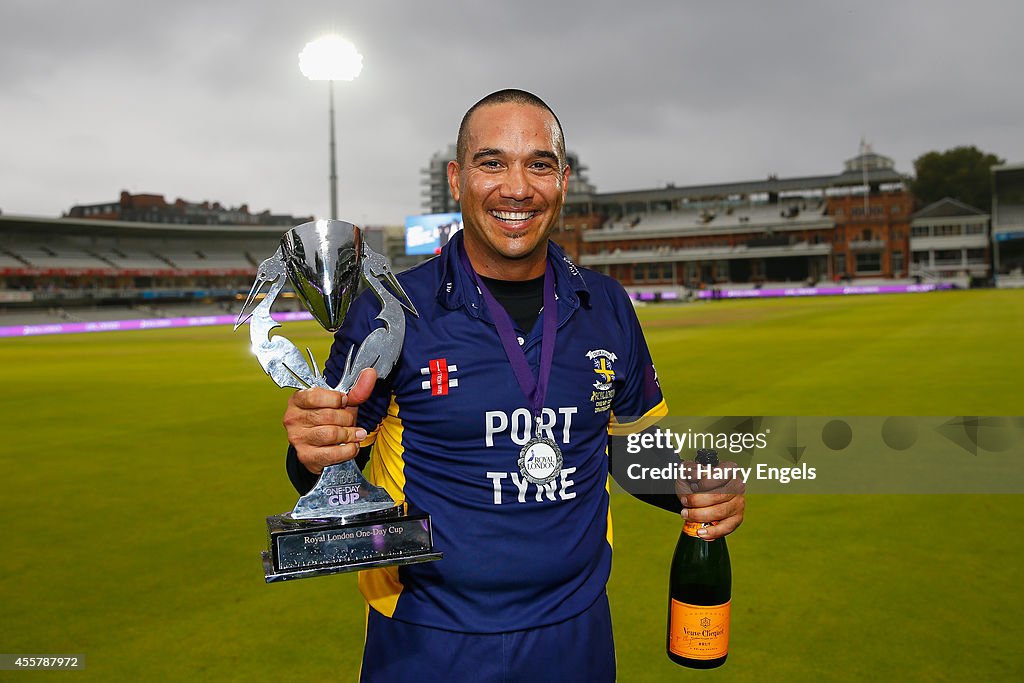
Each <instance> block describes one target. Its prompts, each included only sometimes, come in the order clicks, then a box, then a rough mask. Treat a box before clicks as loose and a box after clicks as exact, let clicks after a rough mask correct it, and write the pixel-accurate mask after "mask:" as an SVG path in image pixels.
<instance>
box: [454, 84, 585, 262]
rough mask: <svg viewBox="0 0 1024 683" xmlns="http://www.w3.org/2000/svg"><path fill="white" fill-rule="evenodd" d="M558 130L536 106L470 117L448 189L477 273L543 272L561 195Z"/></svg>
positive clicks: (509, 106) (564, 177) (488, 109)
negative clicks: (457, 207)
mask: <svg viewBox="0 0 1024 683" xmlns="http://www.w3.org/2000/svg"><path fill="white" fill-rule="evenodd" d="M557 135H558V128H557V125H556V124H555V120H554V117H552V116H551V114H549V113H548V112H547V111H545V110H544V109H541V108H540V107H535V106H532V105H523V104H514V103H505V104H492V105H486V106H483V107H481V108H480V109H477V110H476V111H475V112H473V115H472V116H471V117H470V120H469V127H468V145H467V147H466V154H465V157H464V158H463V159H459V160H458V161H452V162H449V164H448V186H449V187H450V189H451V192H452V197H454V198H455V200H456V201H458V202H459V203H460V204H461V206H462V218H463V221H464V228H465V231H464V235H465V243H466V251H467V253H468V254H469V257H470V259H471V260H472V262H473V266H474V267H475V268H476V270H477V271H478V272H480V273H481V274H482V275H486V276H488V277H494V278H498V279H509V280H513V279H514V280H518V279H528V278H532V277H540V276H541V275H543V274H544V264H545V261H546V258H547V237H548V235H549V234H550V233H551V229H552V228H553V227H554V225H555V221H557V220H558V214H559V212H560V211H561V209H562V202H563V201H564V200H565V191H566V183H567V181H568V177H569V168H568V166H566V167H564V168H560V164H559V159H558V154H557V152H556V149H557V147H556V144H555V143H556V140H557Z"/></svg>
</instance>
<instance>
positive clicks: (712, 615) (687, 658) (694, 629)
mask: <svg viewBox="0 0 1024 683" xmlns="http://www.w3.org/2000/svg"><path fill="white" fill-rule="evenodd" d="M696 462H697V464H698V465H701V466H703V467H702V468H701V470H702V471H703V472H705V473H706V472H707V471H708V470H707V469H706V468H707V467H717V466H718V453H716V452H715V451H711V450H705V449H701V450H699V451H697V457H696ZM698 472H699V473H700V470H699V471H698ZM705 478H706V477H705ZM705 526H710V524H708V523H707V522H704V523H701V522H691V521H687V522H686V523H685V524H684V525H683V531H682V533H680V534H679V542H678V543H677V544H676V551H675V554H674V555H673V556H672V569H671V573H670V574H669V607H668V638H667V642H666V648H667V652H668V658H669V659H671V660H672V661H673V662H675V663H676V664H681V665H683V666H688V667H691V668H694V669H713V668H715V667H717V666H721V665H722V664H724V663H725V658H726V657H727V656H728V652H729V605H730V601H731V599H732V569H731V567H730V565H729V549H728V548H727V547H726V544H725V537H722V538H716V539H714V540H711V541H705V540H703V539H702V538H701V537H699V536H698V535H697V532H698V531H699V530H700V529H701V528H702V527H705Z"/></svg>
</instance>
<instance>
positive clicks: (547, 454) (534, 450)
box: [519, 436, 562, 486]
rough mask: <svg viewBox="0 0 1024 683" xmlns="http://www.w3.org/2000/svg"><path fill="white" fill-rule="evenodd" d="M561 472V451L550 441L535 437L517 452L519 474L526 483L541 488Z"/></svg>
mask: <svg viewBox="0 0 1024 683" xmlns="http://www.w3.org/2000/svg"><path fill="white" fill-rule="evenodd" d="M561 471H562V450H561V449H560V448H559V447H558V444H556V443H555V442H554V440H552V439H545V438H544V437H540V436H535V437H534V438H532V439H530V440H529V441H527V442H526V445H525V446H523V450H521V451H519V473H520V474H522V475H523V478H524V479H526V480H527V481H529V482H531V483H533V484H536V485H537V486H543V485H544V484H547V483H549V482H550V481H552V480H553V479H554V478H555V477H557V476H558V473H559V472H561Z"/></svg>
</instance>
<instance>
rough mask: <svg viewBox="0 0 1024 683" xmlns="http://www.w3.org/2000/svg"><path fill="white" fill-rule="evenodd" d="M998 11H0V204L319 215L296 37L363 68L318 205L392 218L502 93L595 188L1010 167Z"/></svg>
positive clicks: (1010, 47)
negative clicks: (519, 104) (150, 196)
mask: <svg viewBox="0 0 1024 683" xmlns="http://www.w3.org/2000/svg"><path fill="white" fill-rule="evenodd" d="M1022 20H1024V10H1022V9H1021V7H1020V4H1019V3H1016V2H1009V1H1007V2H996V1H995V0H993V1H990V2H975V3H970V4H967V3H959V2H952V1H948V0H947V1H939V2H927V1H924V0H919V1H914V2H900V3H891V2H881V1H880V0H873V1H867V2H861V3H822V2H811V1H807V2H771V3H757V2H728V3H707V2H682V1H677V0H662V1H660V2H637V3H630V4H628V5H627V3H622V2H611V1H606V0H600V1H596V2H586V3H583V2H575V3H552V2H542V1H539V0H524V1H520V2H508V3H484V2H473V1H470V0H465V1H462V2H458V1H454V0H435V1H434V2H430V3H422V2H412V1H410V2H399V1H397V0H390V1H389V0H381V1H378V2H354V1H348V2H344V1H339V0H330V1H316V2H294V3H278V2H274V3H235V2H227V1H226V0H207V1H205V2H198V1H197V0H180V1H179V2H176V3H165V2H155V1H153V0H136V1H127V0H106V1H105V2H102V3H69V2H56V1H49V0H31V1H27V0H14V1H13V2H12V1H10V0H9V1H8V2H5V3H4V4H3V6H2V7H0V111H2V112H3V117H4V122H3V123H4V125H3V126H0V149H3V157H2V158H0V208H2V209H3V210H4V211H7V212H9V213H36V214H49V215H56V214H59V213H60V212H61V211H63V210H66V209H67V208H68V207H69V206H70V205H71V204H73V203H76V202H94V201H104V200H107V199H111V198H113V197H116V195H117V192H119V191H120V190H121V189H128V190H132V191H149V192H162V193H165V194H167V195H169V196H171V197H178V196H182V197H186V198H188V199H195V200H199V199H217V200H220V201H222V202H225V203H229V204H240V203H243V202H245V203H248V204H249V205H250V206H251V207H252V208H253V209H256V210H261V209H264V208H268V207H269V208H272V209H273V210H275V211H281V212H293V213H297V214H306V213H316V214H321V215H322V214H324V213H326V206H327V107H326V104H327V93H326V85H325V84H323V83H312V82H309V81H307V80H305V79H304V78H303V77H302V76H301V74H299V72H298V67H297V55H298V53H299V51H300V50H301V49H302V46H303V44H304V43H305V42H306V41H308V40H311V39H313V38H314V37H316V36H317V35H319V34H321V33H324V32H327V31H336V32H339V33H342V34H343V35H345V36H347V37H348V38H349V39H351V40H352V41H353V42H354V43H356V45H357V46H358V47H359V49H360V51H361V52H362V53H363V55H364V57H365V66H364V70H363V74H362V75H361V76H360V78H359V79H357V80H356V81H354V82H352V83H339V84H337V86H336V95H337V100H336V101H337V110H338V111H337V121H338V131H339V136H338V143H339V159H340V161H339V184H340V198H341V205H342V213H343V215H344V216H345V217H350V218H352V219H354V220H357V221H361V222H375V223H379V222H399V221H400V220H401V218H402V217H403V216H404V215H405V214H406V213H410V212H415V211H417V210H418V209H419V205H420V187H419V179H420V173H419V169H420V168H421V167H422V166H424V165H425V163H426V161H427V159H428V158H429V156H430V155H431V154H432V153H433V152H434V151H437V150H440V149H443V148H444V147H445V146H446V145H447V144H448V143H449V142H451V141H453V140H454V137H455V129H456V126H457V125H458V121H459V118H460V117H461V114H462V112H463V111H464V110H465V109H466V107H468V106H469V105H470V104H472V103H473V102H474V101H476V100H477V99H478V98H479V97H481V96H482V95H484V94H486V93H487V92H490V91H492V90H496V89H498V88H502V87H508V86H517V87H522V88H526V89H528V90H531V91H533V92H536V93H537V94H539V95H541V96H542V97H544V98H545V99H546V100H548V101H549V103H550V104H551V105H552V106H553V107H554V108H555V109H556V111H558V113H559V116H560V118H561V119H562V121H563V124H564V126H565V129H566V136H567V141H568V144H569V147H570V148H571V149H573V150H575V151H577V152H578V153H579V154H580V156H581V158H582V160H583V162H584V163H585V164H586V165H588V166H589V167H590V173H591V176H592V178H593V179H594V180H595V181H596V182H597V184H598V186H599V188H600V189H604V190H614V189H629V188H639V187H647V186H651V185H655V184H659V183H665V182H676V183H677V184H689V183H705V182H714V181H721V180H740V179H746V178H757V177H763V176H764V175H766V174H768V173H779V174H782V175H811V174H819V173H828V172H832V171H837V170H839V169H840V168H841V164H842V162H843V160H844V159H846V158H848V157H851V156H853V155H854V154H856V153H857V145H858V142H859V140H860V138H861V137H862V136H864V137H866V138H867V139H868V140H869V141H870V142H872V143H873V144H874V147H875V149H876V150H877V151H879V152H882V153H884V154H888V155H889V156H892V157H893V158H894V159H895V160H896V163H897V168H898V169H900V170H902V171H905V172H909V171H911V170H912V161H913V159H914V158H915V157H916V156H918V155H919V154H921V153H923V152H925V151H927V150H930V149H945V148H947V147H952V146H954V145H958V144H977V145H979V146H980V147H982V148H983V149H985V150H986V151H991V152H993V153H996V154H998V155H1000V156H1003V157H1006V158H1008V159H1009V160H1011V161H1021V160H1024V135H1022V133H1024V130H1022V129H1024V123H1021V120H1020V117H1019V114H1018V112H1020V111H1021V110H1022V109H1024V102H1022V100H1024V95H1022V94H1021V92H1020V91H1019V89H1018V88H1015V87H1014V86H1013V85H1012V73H1013V69H1014V68H1015V66H1016V65H1017V64H1019V63H1021V57H1022V56H1024V46H1022V44H1021V41H1020V40H1019V37H1018V35H1017V33H1018V32H1019V26H1021V25H1022V23H1024V22H1022Z"/></svg>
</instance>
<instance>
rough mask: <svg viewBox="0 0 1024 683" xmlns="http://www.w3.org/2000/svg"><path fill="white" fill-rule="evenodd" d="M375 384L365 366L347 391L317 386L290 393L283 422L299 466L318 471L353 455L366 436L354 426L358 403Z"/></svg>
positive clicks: (375, 379)
mask: <svg viewBox="0 0 1024 683" xmlns="http://www.w3.org/2000/svg"><path fill="white" fill-rule="evenodd" d="M376 383H377V372H376V371H375V370H373V369H371V368H367V369H365V370H363V371H362V372H361V373H359V378H358V379H357V380H356V383H355V386H353V387H352V390H351V391H349V392H348V394H345V393H343V392H341V391H332V390H331V389H321V388H319V387H314V388H312V389H302V390H301V391H297V392H295V393H294V394H292V396H291V398H289V399H288V408H287V409H286V410H285V411H284V419H283V422H284V428H285V431H286V432H288V442H289V443H291V445H292V446H294V447H295V453H296V455H298V458H299V462H300V463H302V465H303V467H305V468H306V469H307V470H309V471H310V472H312V473H313V474H320V473H321V472H322V471H323V469H324V468H325V467H327V466H328V465H334V464H337V463H339V462H345V461H346V460H351V459H352V458H354V457H356V455H357V454H358V453H359V442H361V441H362V440H363V439H365V438H366V430H365V429H363V428H361V427H356V426H355V424H356V415H357V414H358V412H359V407H358V406H359V404H361V403H363V402H364V401H366V399H368V398H369V397H370V394H371V393H373V387H374V385H375V384H376Z"/></svg>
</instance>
